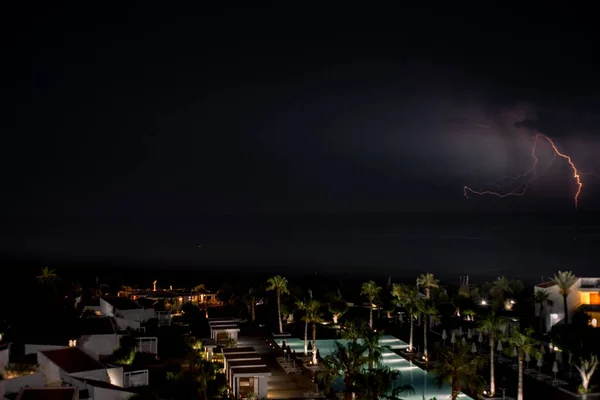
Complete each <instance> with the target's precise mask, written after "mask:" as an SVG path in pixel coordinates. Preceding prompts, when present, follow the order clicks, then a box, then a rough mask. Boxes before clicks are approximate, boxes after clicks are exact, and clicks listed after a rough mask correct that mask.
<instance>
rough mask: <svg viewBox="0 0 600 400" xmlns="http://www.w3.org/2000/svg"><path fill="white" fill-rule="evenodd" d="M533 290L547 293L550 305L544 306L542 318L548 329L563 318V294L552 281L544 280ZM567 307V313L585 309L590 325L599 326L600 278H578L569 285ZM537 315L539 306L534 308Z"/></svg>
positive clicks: (570, 313) (571, 313)
mask: <svg viewBox="0 0 600 400" xmlns="http://www.w3.org/2000/svg"><path fill="white" fill-rule="evenodd" d="M534 290H535V292H538V291H544V292H546V293H548V300H550V302H551V305H550V304H549V305H545V306H544V315H542V318H544V321H545V326H546V331H550V329H551V328H552V326H554V325H556V324H557V323H559V322H560V321H562V320H563V319H564V318H565V313H564V305H563V296H562V295H561V294H560V291H559V288H558V286H557V285H556V284H554V282H551V281H550V282H544V283H540V284H538V285H536V286H535V288H534ZM567 309H568V312H569V315H573V313H574V312H575V311H577V310H582V311H585V312H586V313H587V314H588V315H589V316H590V317H591V325H592V326H594V327H600V322H599V320H600V278H578V279H577V281H575V283H574V284H573V286H571V288H570V293H569V295H568V296H567ZM536 315H537V316H539V307H538V308H536Z"/></svg>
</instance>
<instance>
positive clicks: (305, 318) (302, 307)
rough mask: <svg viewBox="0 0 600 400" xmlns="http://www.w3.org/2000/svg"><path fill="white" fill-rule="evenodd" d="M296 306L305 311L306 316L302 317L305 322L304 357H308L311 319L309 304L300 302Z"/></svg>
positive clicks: (303, 301) (304, 301)
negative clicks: (308, 310)
mask: <svg viewBox="0 0 600 400" xmlns="http://www.w3.org/2000/svg"><path fill="white" fill-rule="evenodd" d="M296 306H297V307H298V310H301V311H304V312H305V313H304V316H303V317H302V321H304V355H308V323H309V322H310V321H309V318H308V312H306V311H307V309H308V302H307V301H306V300H298V301H297V302H296Z"/></svg>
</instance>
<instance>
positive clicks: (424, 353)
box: [423, 315, 429, 362]
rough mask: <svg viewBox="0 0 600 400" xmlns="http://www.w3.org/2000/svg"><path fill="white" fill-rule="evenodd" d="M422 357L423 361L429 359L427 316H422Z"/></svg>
mask: <svg viewBox="0 0 600 400" xmlns="http://www.w3.org/2000/svg"><path fill="white" fill-rule="evenodd" d="M423 357H425V362H427V361H429V358H428V356H427V316H426V315H424V316H423Z"/></svg>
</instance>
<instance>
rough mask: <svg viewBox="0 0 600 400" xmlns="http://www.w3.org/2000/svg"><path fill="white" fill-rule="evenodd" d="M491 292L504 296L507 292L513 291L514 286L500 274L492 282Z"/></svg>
mask: <svg viewBox="0 0 600 400" xmlns="http://www.w3.org/2000/svg"><path fill="white" fill-rule="evenodd" d="M491 292H492V293H493V294H496V295H498V296H504V294H505V293H512V288H511V286H510V282H509V280H508V279H506V278H505V277H503V276H499V277H498V278H496V280H495V281H494V282H493V283H492V289H491Z"/></svg>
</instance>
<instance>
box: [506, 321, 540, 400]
mask: <svg viewBox="0 0 600 400" xmlns="http://www.w3.org/2000/svg"><path fill="white" fill-rule="evenodd" d="M532 335H533V329H532V328H527V329H526V330H525V332H519V331H515V332H513V334H512V335H511V336H510V337H509V338H508V347H507V350H511V349H513V348H516V349H517V354H518V357H519V391H518V394H517V400H523V362H524V361H525V357H526V355H527V354H529V355H530V356H533V357H537V356H538V354H539V350H538V348H539V346H540V343H539V342H538V341H537V340H535V339H533V336H532Z"/></svg>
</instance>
